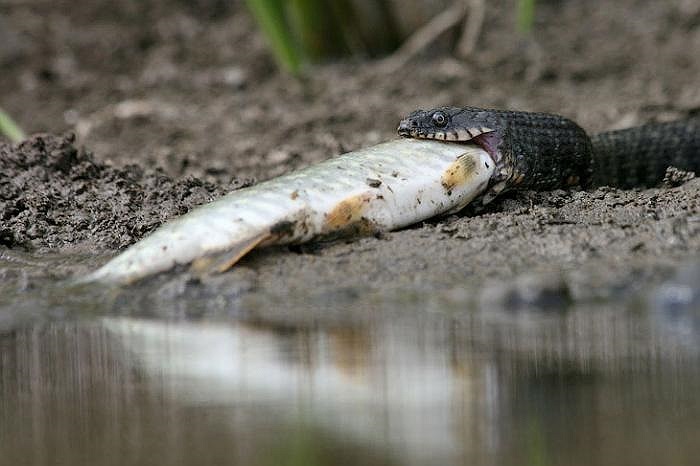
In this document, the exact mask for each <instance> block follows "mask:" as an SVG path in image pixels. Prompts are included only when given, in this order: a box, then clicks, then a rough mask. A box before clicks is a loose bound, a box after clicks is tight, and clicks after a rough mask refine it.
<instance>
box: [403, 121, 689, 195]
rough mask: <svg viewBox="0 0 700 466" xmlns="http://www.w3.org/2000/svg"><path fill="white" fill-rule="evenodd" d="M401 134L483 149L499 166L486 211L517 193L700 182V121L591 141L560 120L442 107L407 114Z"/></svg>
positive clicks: (662, 125)
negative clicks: (670, 172) (690, 176)
mask: <svg viewBox="0 0 700 466" xmlns="http://www.w3.org/2000/svg"><path fill="white" fill-rule="evenodd" d="M398 134H399V135H400V136H403V137H407V138H418V139H435V140H438V141H447V142H458V143H472V144H477V145H479V146H481V147H482V148H483V149H484V150H485V151H486V152H488V153H489V154H490V155H491V157H492V158H493V160H494V162H495V163H496V170H494V172H493V175H492V177H491V180H490V182H489V186H488V188H487V189H486V191H485V192H484V194H483V196H482V198H481V200H482V202H483V203H488V202H490V201H491V200H493V199H494V198H495V197H496V196H498V195H499V194H501V193H503V192H506V191H509V190H512V189H526V190H540V191H545V190H553V189H557V188H569V187H575V186H580V187H583V188H589V187H597V186H614V187H620V188H624V189H629V188H635V187H650V186H653V185H655V184H658V183H659V181H661V180H662V178H663V177H664V174H665V173H666V170H667V168H668V167H669V166H673V167H675V168H677V169H680V170H684V171H690V172H695V173H697V174H700V118H698V117H694V118H687V119H684V120H677V121H671V122H663V123H648V124H645V125H642V126H637V127H632V128H628V129H622V130H616V131H606V132H602V133H597V134H593V135H588V134H587V133H586V131H585V130H584V129H583V128H581V126H579V125H578V124H577V123H575V122H574V121H572V120H570V119H568V118H566V117H563V116H561V115H557V114H551V113H536V112H526V111H514V110H496V109H487V108H478V107H438V108H434V109H431V110H416V111H414V112H412V113H410V114H409V115H408V116H407V117H406V118H404V119H402V120H401V121H400V123H399V127H398Z"/></svg>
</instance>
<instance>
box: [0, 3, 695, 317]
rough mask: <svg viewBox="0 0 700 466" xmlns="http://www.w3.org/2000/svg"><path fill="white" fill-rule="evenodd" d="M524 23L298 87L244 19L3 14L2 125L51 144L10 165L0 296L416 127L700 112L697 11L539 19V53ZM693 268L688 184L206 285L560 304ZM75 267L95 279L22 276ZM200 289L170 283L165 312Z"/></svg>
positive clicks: (582, 10) (539, 205)
mask: <svg viewBox="0 0 700 466" xmlns="http://www.w3.org/2000/svg"><path fill="white" fill-rule="evenodd" d="M513 4H514V2H513V1H508V0H501V1H497V2H489V5H491V6H490V7H489V9H488V11H487V14H486V19H485V23H484V27H483V30H482V34H481V36H480V39H479V43H478V44H479V45H478V48H477V51H476V52H475V53H474V54H473V55H472V56H471V57H469V58H467V59H466V60H458V59H456V58H454V57H452V56H450V55H449V54H446V53H445V52H439V53H438V52H437V51H434V50H432V49H429V50H427V51H426V52H425V53H423V54H422V55H420V56H418V57H416V58H415V59H414V60H412V61H410V62H409V63H408V64H406V65H405V66H403V67H402V68H401V69H400V70H398V71H388V70H387V69H386V67H384V66H382V63H381V62H378V61H368V60H360V59H354V60H349V61H346V62H339V63H332V64H326V65H320V66H317V67H315V68H313V69H312V70H311V72H310V73H309V75H308V77H307V78H306V79H304V80H297V79H293V78H291V77H289V76H286V75H284V74H282V73H280V72H278V71H277V70H276V68H275V66H274V62H273V61H272V59H271V57H270V56H269V54H268V52H267V50H266V48H265V44H264V41H263V39H262V38H261V37H260V35H259V34H258V32H257V30H256V29H255V27H254V24H253V21H252V19H251V17H250V15H249V14H248V13H247V11H246V10H245V8H244V6H243V5H242V2H236V1H231V2H220V1H215V0H199V1H197V2H182V1H176V0H171V1H166V0H160V1H155V0H152V1H149V2H135V1H130V0H121V1H119V2H114V1H109V2H108V1H106V0H101V1H97V2H95V1H86V0H85V1H79V2H76V1H71V2H68V1H56V2H43V1H25V2H2V3H0V29H1V30H2V34H3V35H4V37H5V40H3V41H2V42H0V65H1V66H2V70H3V72H2V73H0V105H1V106H2V107H3V108H4V109H5V110H6V111H7V112H8V113H10V114H12V115H13V116H14V117H15V118H16V119H17V121H18V123H19V124H20V125H21V126H22V127H23V128H25V129H26V130H27V132H29V133H32V134H34V133H47V134H44V135H39V136H33V137H32V138H30V139H29V140H28V141H25V142H23V143H21V144H19V145H15V146H12V145H10V144H9V143H3V144H2V145H0V222H1V223H0V252H1V256H0V257H2V261H0V268H2V276H3V277H5V282H6V286H7V283H14V285H12V286H13V287H15V288H16V289H20V288H21V289H27V287H29V288H31V286H29V285H27V283H28V282H31V281H32V280H33V279H35V278H39V277H42V276H46V275H50V276H51V277H54V278H61V277H68V276H72V275H76V274H80V273H82V272H85V271H86V270H88V269H90V268H92V267H94V266H95V265H97V264H98V263H101V262H102V261H104V260H105V258H107V257H109V256H110V255H113V254H115V253H116V252H117V251H118V250H120V249H122V248H124V247H126V246H127V245H129V244H131V243H133V242H135V241H137V240H138V239H139V238H141V237H143V236H144V235H145V234H147V233H148V232H149V231H152V230H153V229H154V228H155V227H157V226H158V225H159V224H161V223H162V222H163V221H165V220H166V219H167V218H170V217H172V216H174V215H179V214H182V213H184V212H186V211H188V210H189V209H191V208H192V207H193V206H195V205H198V204H200V203H203V202H206V201H208V200H210V199H213V198H216V197H218V196H221V195H222V194H223V193H225V192H227V191H229V190H231V189H235V188H237V187H240V186H243V185H245V184H249V183H251V182H253V181H254V180H263V179H267V178H270V177H274V176H277V175H279V174H282V173H285V172H288V171H290V170H293V169H296V168H299V167H303V166H307V165H309V164H312V163H314V162H317V161H319V160H322V159H325V158H328V157H331V156H333V155H336V154H340V153H342V152H346V151H350V150H353V149H357V148H359V147H363V146H367V145H371V144H375V143H378V142H381V141H384V140H387V139H390V138H393V137H395V128H396V125H397V122H398V120H399V118H400V117H401V115H404V114H406V113H407V112H409V111H411V110H413V109H415V108H418V107H423V108H425V107H433V106H438V105H447V104H449V105H475V106H488V107H505V108H514V109H523V110H533V111H550V112H556V113H560V114H564V115H566V116H568V117H571V118H573V119H574V120H576V121H578V122H579V123H580V124H581V125H582V126H584V127H585V129H586V130H588V131H591V132H595V131H600V130H603V129H609V128H622V127H626V126H631V125H635V124H639V123H642V122H646V121H652V120H669V119H674V118H683V117H686V116H689V115H694V114H697V113H698V112H700V86H698V76H700V53H699V52H700V4H697V2H693V1H687V0H674V1H669V2H656V1H652V0H621V1H617V2H608V1H604V0H595V1H589V2H574V1H548V2H539V3H538V10H537V19H536V23H535V27H534V31H533V33H532V36H531V37H529V38H523V37H519V36H518V34H516V33H515V32H514V31H515V26H514V14H513ZM73 135H74V136H73ZM698 251H700V179H697V178H696V179H691V180H689V181H687V182H684V183H673V184H671V185H666V186H659V187H658V188H654V189H645V190H630V191H623V190H618V189H614V188H607V187H606V188H600V189H596V190H591V191H556V192H551V193H535V192H522V193H514V194H510V195H508V196H505V197H504V198H502V199H500V200H498V201H496V202H495V203H493V204H492V205H490V206H489V208H488V209H487V210H486V211H485V212H479V213H475V212H470V211H467V212H464V213H462V214H460V215H453V216H450V217H448V218H442V219H435V220H432V221H429V222H426V223H424V224H422V225H417V226H415V227H412V228H408V229H406V230H403V231H398V232H393V233H390V234H388V235H386V236H383V237H381V238H374V237H372V238H365V239H361V240H359V241H354V242H336V243H332V244H322V245H311V246H309V247H302V248H292V249H289V248H275V249H270V250H266V251H260V252H256V253H254V254H252V255H250V256H249V257H247V258H246V259H244V260H243V261H242V262H241V263H240V265H239V266H237V267H236V268H235V270H233V271H231V272H230V273H227V274H225V275H223V276H221V277H218V278H216V279H215V283H214V284H215V289H216V290H219V291H221V290H226V289H228V290H237V291H236V292H246V293H249V294H253V295H254V294H255V292H257V291H262V292H267V293H271V294H274V295H276V296H281V297H284V296H292V295H295V294H296V293H299V292H301V291H303V290H313V293H314V294H315V295H316V296H320V297H324V296H326V297H328V299H329V300H335V299H337V297H338V296H339V294H341V295H344V296H351V297H352V296H354V295H356V294H357V293H363V292H364V291H365V290H370V291H372V292H373V293H375V294H377V293H378V294H379V295H382V294H389V295H392V294H395V295H403V294H405V291H406V290H411V293H418V294H420V293H422V292H430V291H432V290H446V293H447V296H448V297H449V299H453V300H455V299H456V300H457V301H459V300H462V299H466V298H464V296H462V295H460V293H463V292H464V290H478V293H477V297H478V300H480V301H484V300H485V301H486V302H491V301H496V302H503V301H508V302H513V301H516V302H519V301H523V302H530V301H534V302H536V303H538V305H539V304H544V305H546V304H547V303H548V302H550V301H552V302H554V303H555V304H556V303H560V302H561V300H564V301H567V300H569V299H577V300H579V299H580V300H591V299H598V298H603V299H607V298H610V297H613V296H617V295H629V294H631V293H635V292H637V291H639V290H643V289H644V288H645V287H647V286H648V285H649V284H650V283H659V282H660V281H663V279H664V277H667V276H669V275H672V274H673V273H674V270H677V269H678V268H679V267H684V266H686V265H687V264H691V266H690V267H691V268H692V264H693V263H696V262H697V260H698V257H699V254H698ZM71 255H76V257H78V256H79V257H81V260H77V261H73V262H71V261H62V262H60V266H55V267H50V268H49V267H38V266H37V267H30V266H27V267H26V268H24V269H23V268H22V267H20V268H19V270H20V271H18V268H17V266H16V264H18V263H19V264H24V263H26V264H30V263H33V264H36V263H37V261H39V263H40V262H41V261H42V260H43V259H42V258H46V257H51V258H55V257H59V256H65V257H70V256H71ZM86 257H87V258H86ZM3 264H4V265H3ZM693 273H695V272H693ZM183 277H185V278H183ZM164 283H165V284H164ZM503 283H507V284H508V285H507V286H506V287H504V286H503ZM200 285H201V284H199V283H198V282H197V280H195V279H193V278H192V277H189V276H187V274H185V275H179V276H177V277H175V276H170V278H169V279H163V278H160V279H159V281H158V282H157V286H159V287H161V288H158V289H159V290H161V291H162V290H165V291H162V293H161V295H164V296H182V295H183V294H188V293H189V294H191V293H195V294H196V293H197V287H198V286H200ZM154 286H155V285H154ZM193 290H194V291H193ZM470 296H471V295H470ZM472 297H473V296H472ZM472 297H470V298H469V299H472ZM557 305H558V304H557Z"/></svg>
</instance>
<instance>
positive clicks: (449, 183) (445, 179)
mask: <svg viewBox="0 0 700 466" xmlns="http://www.w3.org/2000/svg"><path fill="white" fill-rule="evenodd" d="M475 174H476V161H475V160H474V159H473V158H472V157H468V156H465V155H461V156H459V157H457V160H455V161H454V162H452V163H451V164H450V166H449V167H447V170H445V172H444V173H443V174H442V177H441V179H440V181H441V182H442V187H443V188H445V191H447V193H448V194H451V193H452V190H453V189H454V188H456V187H457V186H461V185H463V184H464V183H466V182H467V181H469V180H470V179H471V178H472V177H473V176H474V175H475Z"/></svg>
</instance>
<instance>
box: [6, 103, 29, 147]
mask: <svg viewBox="0 0 700 466" xmlns="http://www.w3.org/2000/svg"><path fill="white" fill-rule="evenodd" d="M0 134H4V135H5V136H7V138H8V139H9V140H10V141H12V142H20V141H21V140H23V139H25V138H26V136H25V134H24V131H22V129H21V128H20V127H19V126H17V123H15V122H14V121H13V120H12V118H10V115H8V114H7V113H5V112H4V111H3V110H2V109H0Z"/></svg>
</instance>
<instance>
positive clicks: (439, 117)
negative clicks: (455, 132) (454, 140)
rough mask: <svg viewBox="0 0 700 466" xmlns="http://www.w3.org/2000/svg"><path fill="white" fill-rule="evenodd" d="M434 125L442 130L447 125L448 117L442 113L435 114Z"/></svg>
mask: <svg viewBox="0 0 700 466" xmlns="http://www.w3.org/2000/svg"><path fill="white" fill-rule="evenodd" d="M433 123H434V124H435V126H438V127H440V128H442V127H443V126H445V125H446V124H447V117H446V116H445V114H444V113H442V112H435V113H433Z"/></svg>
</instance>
